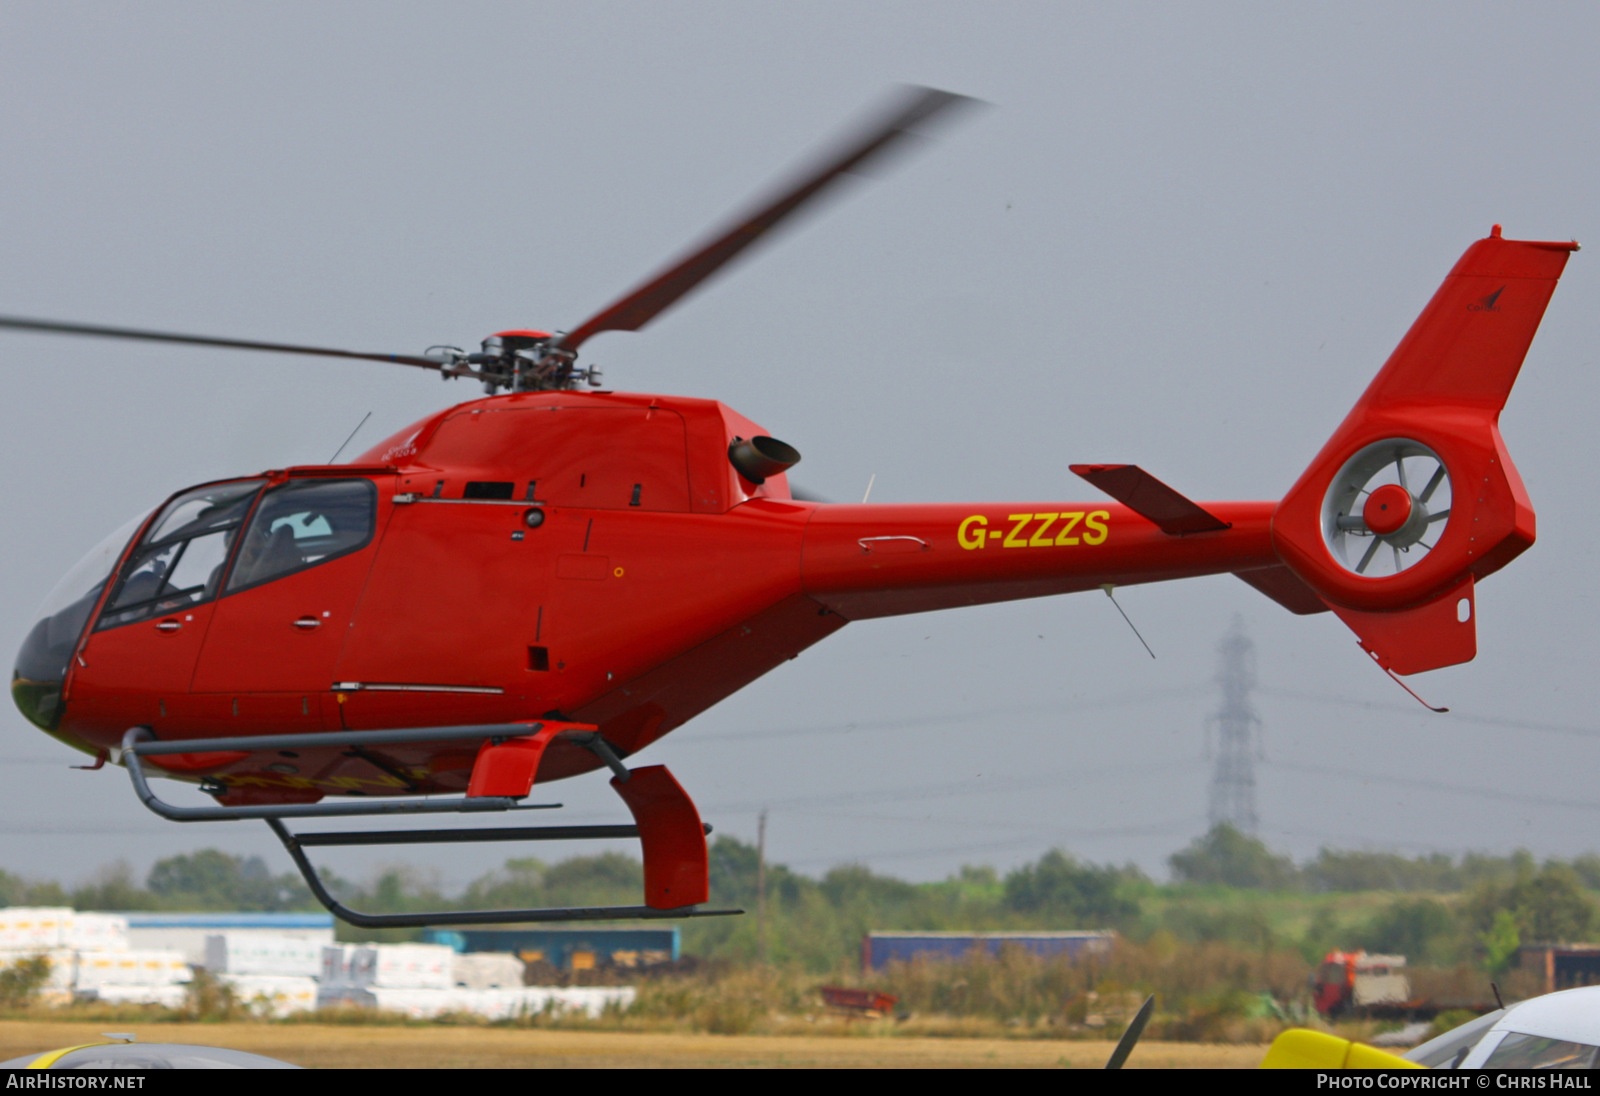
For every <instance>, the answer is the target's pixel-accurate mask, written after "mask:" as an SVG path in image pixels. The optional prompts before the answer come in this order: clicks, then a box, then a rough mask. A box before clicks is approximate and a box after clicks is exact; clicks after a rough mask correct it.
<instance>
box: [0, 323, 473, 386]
mask: <svg viewBox="0 0 1600 1096" xmlns="http://www.w3.org/2000/svg"><path fill="white" fill-rule="evenodd" d="M0 328H10V329H12V330H14V331H42V332H45V333H47V334H51V335H89V336H92V337H94V338H100V339H136V340H139V341H142V342H164V343H179V344H182V345H186V346H220V347H225V348H227V349H230V350H271V351H274V352H276V353H279V354H314V355H316V356H318V357H323V358H361V359H364V360H366V361H373V362H389V363H391V364H393V365H416V366H421V367H422V368H424V369H438V370H445V369H446V367H447V365H448V363H447V362H445V361H443V360H440V359H435V358H424V357H418V356H415V355H410V354H360V353H357V352H355V351H352V350H329V349H326V348H324V347H320V346H296V345H294V344H292V343H270V342H250V341H248V340H245V339H216V338H212V337H210V336H208V335H177V334H173V333H171V332H168V331H144V330H141V329H138V328H133V327H98V326H95V325H93V324H83V323H60V322H57V321H55V320H31V319H26V318H24V317H21V316H0ZM449 371H450V372H452V373H456V372H460V373H469V372H471V371H470V370H466V369H459V370H458V369H455V368H451V369H450V370H449Z"/></svg>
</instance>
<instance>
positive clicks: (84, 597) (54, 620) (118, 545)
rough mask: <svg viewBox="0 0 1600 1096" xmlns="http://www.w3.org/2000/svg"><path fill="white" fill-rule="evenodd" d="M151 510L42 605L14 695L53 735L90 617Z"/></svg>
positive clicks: (14, 675) (98, 548)
mask: <svg viewBox="0 0 1600 1096" xmlns="http://www.w3.org/2000/svg"><path fill="white" fill-rule="evenodd" d="M147 517H149V511H146V512H144V513H142V514H140V515H139V516H138V517H136V518H134V519H132V520H131V521H128V522H125V523H123V524H122V525H121V526H119V527H118V528H117V530H116V532H114V533H112V534H111V535H110V536H108V537H106V539H105V540H102V541H101V542H100V543H99V544H97V545H95V546H94V547H93V548H92V549H90V551H89V554H88V555H86V556H84V557H83V558H82V559H81V560H79V561H78V564H77V566H75V567H73V569H72V570H70V571H68V572H67V573H66V576H65V577H64V578H62V580H61V581H60V582H58V583H56V585H55V589H53V590H51V591H50V593H49V595H48V596H46V597H45V599H44V604H43V605H41V606H39V617H38V623H36V624H34V626H33V627H32V628H30V629H29V630H28V638H27V639H25V640H23V642H22V649H21V650H20V651H18V652H17V663H16V667H15V668H14V669H13V670H12V672H11V693H12V696H13V698H14V699H15V700H16V703H17V707H18V708H20V709H21V710H22V713H23V714H24V715H26V716H27V717H28V718H29V719H30V720H32V721H33V722H34V723H36V724H37V725H39V726H40V727H43V728H45V729H46V730H49V729H50V728H52V727H54V726H55V725H56V721H57V720H58V718H59V717H60V704H61V685H62V683H63V682H65V681H66V679H67V664H68V663H69V662H70V661H71V660H72V651H73V648H75V647H76V646H77V645H78V639H79V638H80V637H81V636H82V635H83V626H84V625H85V624H87V623H89V614H90V613H91V612H93V611H94V606H95V602H97V601H99V600H100V593H101V591H103V590H104V589H105V586H106V580H107V579H109V578H110V577H111V571H112V568H114V567H115V566H116V565H117V560H118V559H120V558H121V557H122V550H123V549H124V548H126V547H127V546H128V541H130V540H132V539H133V534H134V533H136V532H138V531H139V526H141V525H143V524H144V523H145V519H146V518H147Z"/></svg>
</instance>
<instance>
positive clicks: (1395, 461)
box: [1322, 438, 1450, 578]
mask: <svg viewBox="0 0 1600 1096" xmlns="http://www.w3.org/2000/svg"><path fill="white" fill-rule="evenodd" d="M1322 515H1323V517H1322V530H1323V539H1324V540H1325V542H1326V543H1327V545H1328V550H1329V551H1330V552H1331V553H1332V554H1333V558H1334V559H1336V560H1338V561H1339V562H1340V563H1341V564H1342V565H1343V566H1344V568H1345V569H1346V570H1348V571H1351V572H1354V573H1355V574H1358V575H1361V576H1363V577H1366V578H1387V577H1389V576H1391V575H1397V574H1400V573H1401V572H1402V571H1406V570H1409V569H1410V568H1412V567H1414V566H1416V565H1417V564H1418V563H1420V562H1421V561H1422V560H1423V559H1424V558H1426V557H1427V555H1428V553H1429V552H1431V551H1432V550H1433V548H1434V546H1435V545H1436V544H1438V543H1439V538H1440V536H1442V535H1443V533H1444V530H1445V526H1446V525H1447V524H1448V522H1449V520H1450V473H1449V471H1448V469H1446V468H1445V464H1444V461H1443V460H1442V459H1441V458H1440V457H1439V455H1438V454H1437V453H1435V452H1434V451H1433V450H1432V449H1429V448H1428V447H1427V446H1426V445H1423V444H1422V443H1420V442H1416V441H1412V440H1410V439H1407V438H1389V439H1386V440H1384V441H1380V442H1374V443H1373V444H1371V445H1368V446H1366V447H1365V448H1363V449H1362V450H1361V451H1360V452H1358V453H1357V454H1356V455H1355V456H1353V457H1351V458H1350V459H1349V460H1348V461H1346V462H1345V465H1344V467H1343V468H1341V469H1340V470H1339V473H1338V474H1337V475H1336V476H1334V477H1333V481H1332V482H1331V483H1330V484H1329V485H1328V491H1327V494H1326V495H1325V496H1324V499H1323V507H1322Z"/></svg>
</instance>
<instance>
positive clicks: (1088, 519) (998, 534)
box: [956, 510, 1111, 550]
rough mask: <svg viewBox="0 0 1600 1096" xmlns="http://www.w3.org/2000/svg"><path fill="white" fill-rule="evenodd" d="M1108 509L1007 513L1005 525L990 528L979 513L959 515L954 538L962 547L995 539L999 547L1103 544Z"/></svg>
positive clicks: (1058, 546) (977, 546) (981, 544)
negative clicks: (1005, 526)
mask: <svg viewBox="0 0 1600 1096" xmlns="http://www.w3.org/2000/svg"><path fill="white" fill-rule="evenodd" d="M1110 520H1111V511H1109V510H1090V511H1089V512H1087V513H1085V512H1083V511H1081V510H1072V511H1068V512H1067V513H1064V514H1062V513H1057V514H1007V515H1006V522H1007V523H1008V524H1009V528H1002V529H991V528H989V519H988V518H986V517H984V516H983V515H982V514H973V515H972V516H971V517H968V518H962V519H961V524H960V525H959V526H957V527H956V540H958V541H959V542H960V544H961V547H963V548H966V549H969V550H971V549H975V548H987V547H988V546H989V542H990V541H992V540H998V541H999V542H1000V547H1002V548H1073V547H1076V546H1078V545H1080V544H1088V545H1095V544H1104V543H1105V541H1106V537H1107V536H1109V535H1110V533H1111V529H1110V527H1109V526H1108V525H1107V524H1106V523H1107V522H1108V521H1110Z"/></svg>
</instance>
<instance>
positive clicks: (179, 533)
mask: <svg viewBox="0 0 1600 1096" xmlns="http://www.w3.org/2000/svg"><path fill="white" fill-rule="evenodd" d="M262 482H263V481H262V480H244V481H235V482H233V483H219V484H213V485H211V486H209V487H199V488H196V489H195V490H193V491H186V492H184V493H183V494H181V495H179V496H178V497H177V498H175V499H173V500H172V501H171V502H169V503H167V505H166V508H165V509H163V510H162V511H161V513H160V514H159V515H157V517H156V520H155V521H154V522H152V523H151V525H150V531H149V532H148V533H146V534H145V537H144V540H143V541H141V542H140V544H139V547H138V548H136V549H135V550H134V552H133V555H132V556H130V557H129V559H128V562H127V564H126V565H124V567H123V568H122V577H121V578H120V579H119V580H118V583H117V587H116V589H115V590H113V591H112V594H111V600H110V601H109V602H108V603H107V604H106V608H105V610H104V611H103V612H102V613H101V614H100V620H99V622H98V623H96V625H95V630H96V631H102V630H104V629H106V628H116V627H119V626H121V625H123V624H130V623H132V622H134V621H137V620H146V619H148V618H150V617H152V616H158V615H160V614H162V613H171V612H175V611H177V610H179V609H182V608H185V607H187V606H190V605H198V604H199V603H200V602H202V601H209V600H210V599H211V598H213V597H215V596H216V595H217V589H218V586H219V585H220V583H221V581H222V571H223V568H224V566H226V564H227V562H228V549H229V548H230V547H232V545H233V538H234V536H235V534H236V533H237V532H238V529H239V525H240V524H241V523H242V522H243V521H244V517H245V514H247V513H248V512H249V510H250V504H251V502H253V501H254V500H255V496H256V492H257V491H259V490H260V489H261V485H262Z"/></svg>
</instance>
